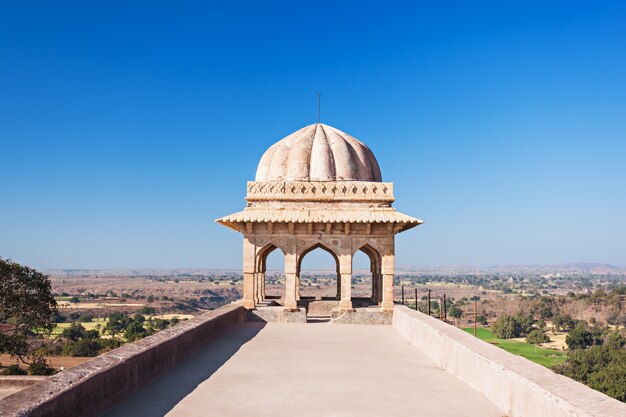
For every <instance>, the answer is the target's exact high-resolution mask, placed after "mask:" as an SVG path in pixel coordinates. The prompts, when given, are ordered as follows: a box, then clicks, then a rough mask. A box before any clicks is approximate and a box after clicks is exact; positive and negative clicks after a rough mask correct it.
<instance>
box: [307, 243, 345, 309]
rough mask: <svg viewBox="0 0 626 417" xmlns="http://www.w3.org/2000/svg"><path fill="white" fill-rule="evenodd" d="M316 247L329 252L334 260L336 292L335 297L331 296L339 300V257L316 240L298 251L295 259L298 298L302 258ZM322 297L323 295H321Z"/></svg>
mask: <svg viewBox="0 0 626 417" xmlns="http://www.w3.org/2000/svg"><path fill="white" fill-rule="evenodd" d="M316 249H321V250H323V251H324V252H327V253H329V254H330V255H331V256H332V257H333V260H334V261H335V272H336V274H337V276H336V279H337V294H336V296H335V297H333V299H335V300H339V299H340V297H341V276H340V272H339V271H340V270H339V257H338V256H337V254H336V253H335V252H334V251H333V250H332V249H330V248H329V247H327V246H326V245H324V244H323V243H321V242H318V243H316V244H314V245H312V246H311V247H309V248H307V249H306V250H304V251H303V252H302V253H300V254H299V255H298V258H297V261H296V276H297V280H298V282H297V286H298V298H299V293H300V271H301V268H302V260H303V259H304V258H305V257H306V255H308V254H309V253H311V252H313V251H314V250H316ZM322 298H323V297H322Z"/></svg>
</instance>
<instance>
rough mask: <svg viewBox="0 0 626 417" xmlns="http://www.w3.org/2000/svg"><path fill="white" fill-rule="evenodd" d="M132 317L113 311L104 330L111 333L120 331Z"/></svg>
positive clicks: (124, 328) (114, 333)
mask: <svg viewBox="0 0 626 417" xmlns="http://www.w3.org/2000/svg"><path fill="white" fill-rule="evenodd" d="M131 321H132V319H131V318H130V317H128V315H127V314H125V313H119V312H115V313H113V314H111V315H110V316H109V320H108V321H107V324H106V326H105V330H106V331H107V332H109V333H110V334H111V335H116V334H118V333H122V332H123V331H124V330H126V327H128V325H129V324H130V323H131Z"/></svg>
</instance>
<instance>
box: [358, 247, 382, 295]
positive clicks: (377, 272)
mask: <svg viewBox="0 0 626 417" xmlns="http://www.w3.org/2000/svg"><path fill="white" fill-rule="evenodd" d="M359 251H361V252H363V253H365V254H366V255H367V256H368V257H369V258H370V272H371V273H372V296H371V299H372V302H373V303H376V304H378V303H380V302H381V301H382V296H383V294H382V288H383V285H382V273H381V269H382V255H381V254H380V252H379V251H378V250H377V249H376V248H375V247H374V246H372V245H371V244H370V242H368V243H366V244H364V245H362V246H361V247H359V248H358V249H357V250H356V251H355V252H354V254H356V253H357V252H359ZM354 254H353V255H352V256H353V257H354Z"/></svg>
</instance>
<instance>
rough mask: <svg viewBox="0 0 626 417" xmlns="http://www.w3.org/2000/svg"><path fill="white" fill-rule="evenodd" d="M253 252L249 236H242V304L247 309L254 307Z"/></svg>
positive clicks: (253, 246)
mask: <svg viewBox="0 0 626 417" xmlns="http://www.w3.org/2000/svg"><path fill="white" fill-rule="evenodd" d="M255 252H256V246H255V245H254V243H252V242H251V240H250V237H249V236H244V238H243V306H244V307H245V308H247V309H249V310H252V309H254V307H255V300H254V292H255V291H254V284H255V279H254V275H255Z"/></svg>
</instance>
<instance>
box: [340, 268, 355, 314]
mask: <svg viewBox="0 0 626 417" xmlns="http://www.w3.org/2000/svg"><path fill="white" fill-rule="evenodd" d="M339 309H340V310H342V311H346V310H348V311H350V310H352V274H341V301H339Z"/></svg>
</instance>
